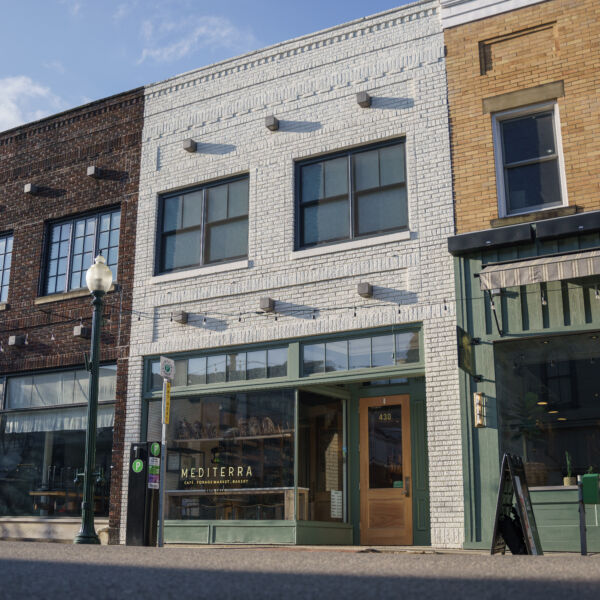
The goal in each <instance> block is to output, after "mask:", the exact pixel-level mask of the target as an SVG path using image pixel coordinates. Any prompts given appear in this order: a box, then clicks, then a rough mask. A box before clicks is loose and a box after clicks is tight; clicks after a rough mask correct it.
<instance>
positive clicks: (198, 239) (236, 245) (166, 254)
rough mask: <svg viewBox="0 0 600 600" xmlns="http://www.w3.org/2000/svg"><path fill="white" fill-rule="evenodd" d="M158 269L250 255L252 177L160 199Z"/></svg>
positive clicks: (163, 270) (183, 266)
mask: <svg viewBox="0 0 600 600" xmlns="http://www.w3.org/2000/svg"><path fill="white" fill-rule="evenodd" d="M160 209H161V211H160V222H159V232H160V233H159V244H160V248H159V251H158V268H157V271H158V272H159V273H165V272H168V271H175V270H178V269H187V268H190V267H196V266H200V265H204V264H210V263H218V262H224V261H228V260H235V259H239V258H244V257H246V256H247V255H248V177H243V178H238V179H234V180H230V181H227V182H219V183H216V184H211V185H207V186H203V187H200V188H194V189H192V190H187V191H184V192H180V193H178V194H173V195H169V196H163V197H161V199H160Z"/></svg>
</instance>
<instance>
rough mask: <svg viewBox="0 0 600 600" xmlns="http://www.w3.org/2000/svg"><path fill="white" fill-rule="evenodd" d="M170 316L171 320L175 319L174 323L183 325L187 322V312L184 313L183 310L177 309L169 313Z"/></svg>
mask: <svg viewBox="0 0 600 600" xmlns="http://www.w3.org/2000/svg"><path fill="white" fill-rule="evenodd" d="M171 318H172V319H173V321H175V323H180V324H181V325H185V324H186V323H187V322H188V313H186V312H185V310H179V311H177V312H174V313H173V314H172V315H171Z"/></svg>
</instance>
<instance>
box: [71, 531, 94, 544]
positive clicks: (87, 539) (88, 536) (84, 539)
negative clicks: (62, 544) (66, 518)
mask: <svg viewBox="0 0 600 600" xmlns="http://www.w3.org/2000/svg"><path fill="white" fill-rule="evenodd" d="M73 543H74V544H100V538H99V537H98V536H97V535H96V532H92V533H83V532H82V531H80V532H79V533H78V534H77V535H76V536H75V539H74V540H73Z"/></svg>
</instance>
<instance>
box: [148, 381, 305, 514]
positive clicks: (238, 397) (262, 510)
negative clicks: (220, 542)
mask: <svg viewBox="0 0 600 600" xmlns="http://www.w3.org/2000/svg"><path fill="white" fill-rule="evenodd" d="M152 404H153V406H152V409H151V411H150V417H149V439H150V436H151V435H153V434H154V432H155V431H156V429H157V427H156V423H155V422H156V421H158V420H160V413H159V411H157V410H156V408H157V406H159V403H158V402H154V403H152ZM167 438H168V460H167V481H166V487H167V490H168V492H167V493H168V508H167V510H168V518H170V519H227V520H229V519H251V520H271V519H293V518H294V459H293V457H294V392H293V391H292V390H283V391H276V392H256V393H234V394H223V395H213V396H203V397H201V398H191V399H175V400H173V401H172V405H171V422H170V425H169V427H168V433H167Z"/></svg>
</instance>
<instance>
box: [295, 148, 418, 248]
mask: <svg viewBox="0 0 600 600" xmlns="http://www.w3.org/2000/svg"><path fill="white" fill-rule="evenodd" d="M404 148H405V143H404V140H402V141H399V142H398V141H396V142H392V143H386V144H380V145H378V146H370V147H368V148H358V149H354V150H349V151H347V152H343V153H338V154H335V155H331V156H328V157H325V158H319V159H313V160H307V161H302V162H300V163H298V164H297V167H296V180H297V182H298V202H297V206H298V208H297V210H298V218H297V221H298V233H297V240H296V247H298V248H306V247H310V246H316V245H319V244H328V243H332V242H338V241H345V240H352V239H355V238H361V237H368V236H374V235H378V234H383V233H390V232H393V231H398V230H402V229H406V228H407V227H408V207H407V198H406V167H405V150H404Z"/></svg>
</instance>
